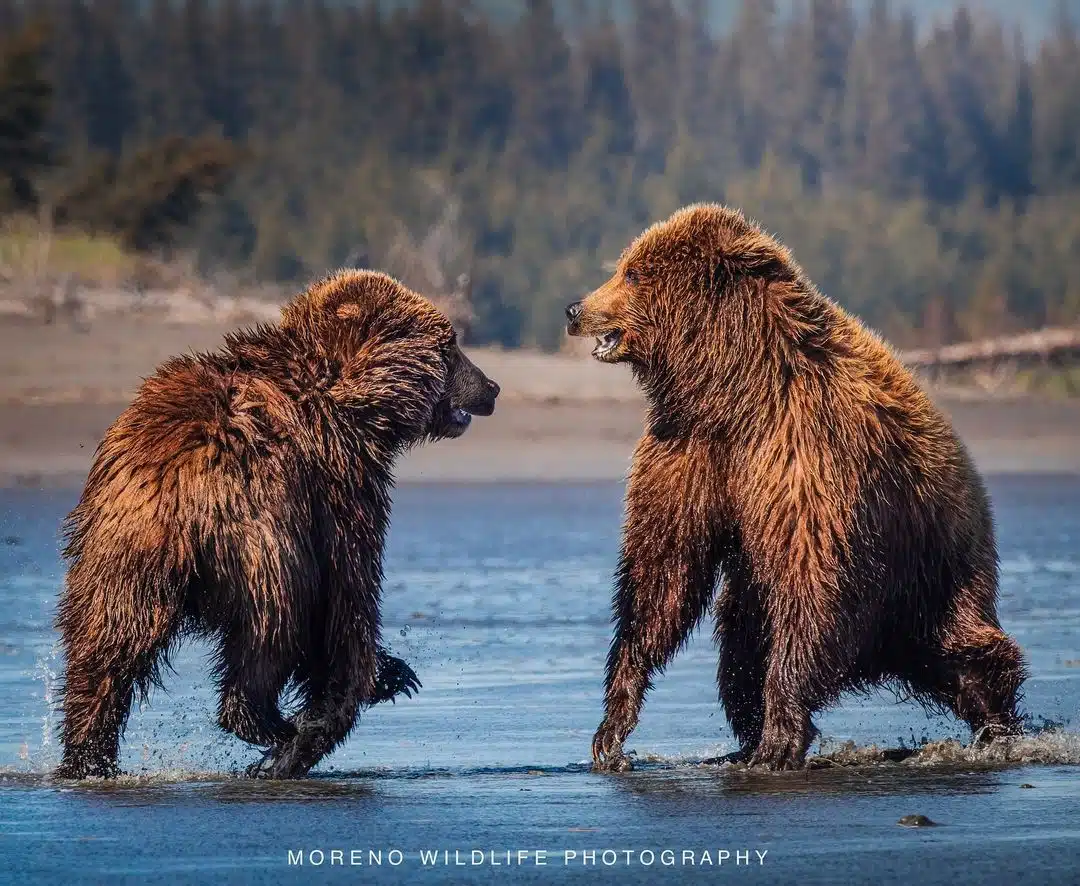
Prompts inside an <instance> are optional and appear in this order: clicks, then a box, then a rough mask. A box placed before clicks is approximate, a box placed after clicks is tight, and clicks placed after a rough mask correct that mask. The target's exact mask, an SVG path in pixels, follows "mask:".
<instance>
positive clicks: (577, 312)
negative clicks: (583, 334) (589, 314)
mask: <svg viewBox="0 0 1080 886" xmlns="http://www.w3.org/2000/svg"><path fill="white" fill-rule="evenodd" d="M580 316H581V302H579V301H576V302H574V303H573V304H570V305H567V306H566V319H567V320H569V321H570V322H571V323H576V322H577V319H578V317H580Z"/></svg>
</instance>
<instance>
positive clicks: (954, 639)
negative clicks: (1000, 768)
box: [913, 620, 1026, 738]
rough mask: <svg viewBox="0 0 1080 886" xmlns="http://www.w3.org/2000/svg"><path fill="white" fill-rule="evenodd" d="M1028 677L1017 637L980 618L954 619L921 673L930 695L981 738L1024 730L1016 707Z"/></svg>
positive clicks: (1012, 733)
mask: <svg viewBox="0 0 1080 886" xmlns="http://www.w3.org/2000/svg"><path fill="white" fill-rule="evenodd" d="M1025 677H1026V667H1025V664H1024V656H1023V653H1022V652H1021V651H1020V647H1019V646H1018V645H1017V644H1016V642H1015V641H1014V640H1012V638H1011V637H1009V636H1007V635H1006V634H1005V633H1004V632H1003V631H1002V630H1001V629H1000V628H998V627H996V626H995V625H992V624H988V623H986V622H984V621H975V620H972V621H961V620H956V621H954V622H953V625H952V627H951V629H950V630H949V631H948V632H947V634H946V636H945V639H944V642H943V643H942V646H941V650H940V652H938V654H937V655H936V656H935V657H934V658H933V660H932V663H931V664H930V666H929V668H927V669H926V671H924V672H923V674H921V675H920V678H921V682H922V684H923V686H924V687H925V688H926V690H928V691H927V692H926V694H927V695H929V696H930V697H931V698H933V699H934V700H936V701H938V702H940V703H941V704H943V705H946V706H947V707H949V708H950V709H951V710H952V711H953V712H954V713H955V714H956V716H957V717H958V718H959V719H961V720H963V721H965V722H966V723H967V724H968V725H969V726H970V727H971V730H972V732H973V733H974V735H975V736H976V738H992V737H994V736H997V735H1015V734H1019V733H1020V731H1021V720H1020V716H1019V714H1018V713H1017V709H1016V707H1017V702H1018V699H1019V695H1020V687H1021V685H1022V684H1023V682H1024V679H1025ZM913 682H915V681H913ZM916 688H921V687H920V686H918V685H916Z"/></svg>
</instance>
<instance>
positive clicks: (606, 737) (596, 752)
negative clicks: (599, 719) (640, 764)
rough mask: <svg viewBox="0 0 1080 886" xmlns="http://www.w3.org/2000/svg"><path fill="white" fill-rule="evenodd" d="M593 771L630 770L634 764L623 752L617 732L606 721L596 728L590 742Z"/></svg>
mask: <svg viewBox="0 0 1080 886" xmlns="http://www.w3.org/2000/svg"><path fill="white" fill-rule="evenodd" d="M592 757H593V772H630V771H631V770H632V769H633V768H634V764H633V763H631V762H630V758H629V757H628V756H627V755H626V754H624V753H623V749H622V740H621V739H620V738H619V735H618V732H617V731H616V730H615V729H614V728H613V727H612V726H610V725H608V724H607V723H606V722H604V723H602V724H600V728H599V729H597V730H596V735H594V736H593V743H592Z"/></svg>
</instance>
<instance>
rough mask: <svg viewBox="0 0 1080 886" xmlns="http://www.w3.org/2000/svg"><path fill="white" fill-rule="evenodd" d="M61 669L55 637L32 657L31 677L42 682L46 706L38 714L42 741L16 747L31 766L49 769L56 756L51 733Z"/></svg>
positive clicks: (25, 743) (38, 768) (20, 756)
mask: <svg viewBox="0 0 1080 886" xmlns="http://www.w3.org/2000/svg"><path fill="white" fill-rule="evenodd" d="M61 670H62V667H61V651H60V642H59V641H56V642H55V643H54V644H53V645H52V648H51V649H50V650H49V651H48V652H47V653H45V654H41V655H38V656H37V657H36V658H35V659H34V668H33V671H32V673H31V676H32V677H33V679H34V681H35V682H38V683H40V684H41V687H42V700H43V701H44V703H45V710H44V712H43V713H42V714H41V744H40V745H39V746H38V747H37V748H34V747H33V746H32V745H31V744H30V741H29V739H28V740H26V741H24V742H23V743H22V747H21V748H20V749H19V759H20V760H21V761H22V762H23V763H24V764H26V766H27V767H29V768H30V769H31V770H50V769H52V768H53V767H54V766H55V765H56V764H57V762H58V760H59V753H58V749H57V747H56V744H55V743H54V740H53V735H54V733H55V731H56V705H57V701H58V699H59V689H60V672H61Z"/></svg>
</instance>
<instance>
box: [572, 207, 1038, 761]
mask: <svg viewBox="0 0 1080 886" xmlns="http://www.w3.org/2000/svg"><path fill="white" fill-rule="evenodd" d="M567 314H568V317H569V320H570V322H569V331H570V332H571V334H576V335H592V336H597V338H598V339H599V340H600V341H599V343H598V345H597V350H596V351H594V354H595V355H596V357H597V358H598V359H601V360H603V361H605V362H625V363H629V364H630V366H631V367H632V369H633V372H634V374H635V376H636V378H637V379H638V381H639V382H640V384H641V386H642V388H643V389H644V392H645V394H646V397H647V401H648V416H647V421H646V430H645V433H644V436H642V438H641V440H640V441H639V442H638V444H637V448H636V450H635V452H634V459H633V466H632V468H631V471H630V477H629V487H628V491H627V500H626V518H625V527H624V536H623V546H622V554H621V559H620V562H619V566H618V571H617V576H616V585H617V586H616V592H615V597H614V620H615V637H614V640H613V643H612V646H611V651H610V655H609V658H608V664H607V678H606V683H605V687H606V694H605V715H604V719H603V722H602V723H601V725H600V727H599V729H598V730H597V732H596V736H595V739H594V742H593V758H594V761H595V765H596V766H597V768H600V769H624V768H627V767H628V766H629V763H628V761H627V759H626V757H625V756H624V754H623V751H622V743H623V741H624V740H625V739H626V737H627V735H628V734H629V733H630V731H631V730H632V729H633V728H634V726H635V725H636V724H637V721H638V715H639V712H640V710H641V706H642V703H643V701H644V698H645V694H646V692H647V691H648V689H649V687H650V686H651V682H652V679H653V676H654V675H655V674H656V673H657V672H659V671H662V670H663V669H664V667H665V666H666V665H667V664H668V662H670V660H671V658H672V657H673V656H674V654H675V653H676V651H677V650H678V649H679V648H680V647H681V646H682V645H683V643H684V642H685V641H686V639H687V637H688V636H689V634H690V632H691V631H692V630H693V628H694V627H695V625H697V623H698V622H699V620H700V619H701V618H702V616H703V615H704V614H705V612H706V610H707V609H708V608H709V607H710V605H714V610H715V617H716V640H717V642H718V644H719V647H720V664H719V670H718V675H717V677H718V682H719V687H720V699H721V701H722V702H723V705H724V708H725V712H726V714H727V717H728V720H729V721H730V724H731V728H732V730H733V732H734V734H735V736H736V737H737V739H738V741H739V742H740V745H741V747H742V752H741V754H740V755H738V756H739V757H741V758H744V759H748V760H750V761H751V762H752V763H754V764H766V765H768V766H770V767H773V768H795V767H799V766H801V765H802V764H803V762H804V759H805V754H806V751H807V748H808V746H809V744H810V741H811V739H812V737H813V735H814V732H815V730H814V727H813V725H812V722H811V717H812V715H813V714H814V713H815V712H817V711H820V710H821V709H823V708H825V707H827V706H829V705H831V704H834V703H835V702H836V701H837V699H838V697H839V696H840V694H841V693H843V692H845V691H849V690H862V689H867V688H869V687H873V686H876V685H881V684H892V685H894V686H897V687H899V688H900V689H901V690H902V691H904V692H906V693H908V694H910V695H911V696H912V697H914V698H915V699H917V700H919V701H921V702H923V703H924V704H926V705H928V706H931V707H934V708H941V709H946V710H951V711H952V712H954V713H955V714H956V716H958V717H959V718H960V719H962V720H965V721H966V722H967V723H968V724H970V726H971V727H972V729H973V730H976V731H977V733H979V732H982V733H983V734H987V733H990V734H993V733H998V732H1010V731H1014V730H1016V729H1017V728H1018V725H1019V724H1018V719H1017V714H1016V702H1017V695H1018V692H1019V689H1020V686H1021V684H1022V682H1023V679H1024V661H1023V657H1022V655H1021V652H1020V649H1019V648H1018V647H1017V645H1016V643H1014V642H1013V641H1012V640H1011V639H1010V638H1009V637H1007V636H1006V635H1005V634H1004V633H1003V632H1002V631H1001V628H1000V626H999V624H998V619H997V615H996V596H997V586H998V572H997V553H996V547H995V542H994V530H993V524H992V520H991V514H990V507H989V503H988V501H987V495H986V492H985V491H984V488H983V485H982V483H981V481H980V479H979V476H978V475H977V473H976V471H975V468H974V467H973V465H972V462H971V459H970V457H969V456H968V453H967V451H966V450H965V448H964V446H963V444H962V443H961V442H960V441H959V440H958V439H957V437H956V435H955V434H954V432H953V430H952V428H951V427H950V425H949V422H948V421H947V420H946V418H945V417H944V416H943V415H942V414H941V413H940V412H939V411H938V409H937V408H936V407H935V406H934V405H933V404H932V403H931V401H930V400H929V398H928V397H927V396H926V395H925V394H924V393H923V391H922V390H920V388H919V386H918V385H917V384H916V382H915V380H914V379H913V378H912V376H911V375H910V374H909V373H908V371H907V370H906V369H905V368H904V367H903V366H902V365H901V364H900V362H899V360H898V359H897V358H896V356H895V355H894V354H893V352H892V351H891V350H890V349H889V347H888V346H887V345H886V344H884V343H883V342H882V341H881V340H880V339H879V338H878V337H876V336H875V335H874V334H873V333H871V332H870V331H868V330H867V329H866V328H865V327H863V326H862V325H861V324H860V323H859V322H858V320H856V319H855V318H854V317H852V316H850V315H848V314H846V313H845V312H844V311H843V310H841V309H840V308H839V307H838V306H837V305H835V304H833V303H832V302H831V301H829V300H828V299H827V298H825V297H824V296H823V295H821V294H820V293H819V292H818V291H817V290H816V289H815V288H814V286H813V284H812V283H811V282H810V281H809V280H808V279H807V278H806V276H805V275H804V273H803V271H802V270H801V269H800V268H799V266H798V265H797V264H796V263H795V261H794V259H793V258H792V256H791V255H790V253H789V252H788V251H787V250H786V249H785V248H784V247H783V246H781V245H780V244H779V243H778V242H777V241H776V240H774V239H773V238H771V237H769V236H768V235H767V234H765V233H763V232H762V231H761V230H760V229H759V228H757V227H756V226H755V225H753V224H752V223H750V222H749V221H747V220H746V219H745V218H744V217H743V216H742V215H740V214H739V213H738V212H736V211H734V210H731V209H728V208H724V207H721V206H715V205H698V206H692V207H688V208H686V209H683V210H681V211H679V212H677V213H676V214H675V215H673V216H672V217H671V218H670V219H668V220H667V221H665V222H663V223H660V224H658V225H655V226H653V227H652V228H650V229H649V230H647V231H646V232H645V233H644V234H642V235H641V236H640V237H639V238H638V239H637V240H636V241H635V242H634V243H633V244H632V245H631V246H630V247H629V248H628V249H627V250H626V252H625V253H624V254H623V256H622V258H621V260H620V262H619V265H618V269H617V271H616V273H615V275H614V276H613V277H612V278H611V279H610V280H609V281H608V282H607V283H606V284H604V285H603V286H602V287H601V288H600V289H598V290H597V291H596V292H594V293H592V294H591V295H589V296H588V297H587V298H585V299H584V300H582V301H581V302H578V303H575V304H573V305H571V306H570V307H569V308H567ZM718 581H722V591H721V592H720V594H719V598H718V599H716V600H715V603H714V597H715V596H716V593H715V589H716V586H717V583H718ZM984 727H988V729H986V730H985V731H984Z"/></svg>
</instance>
